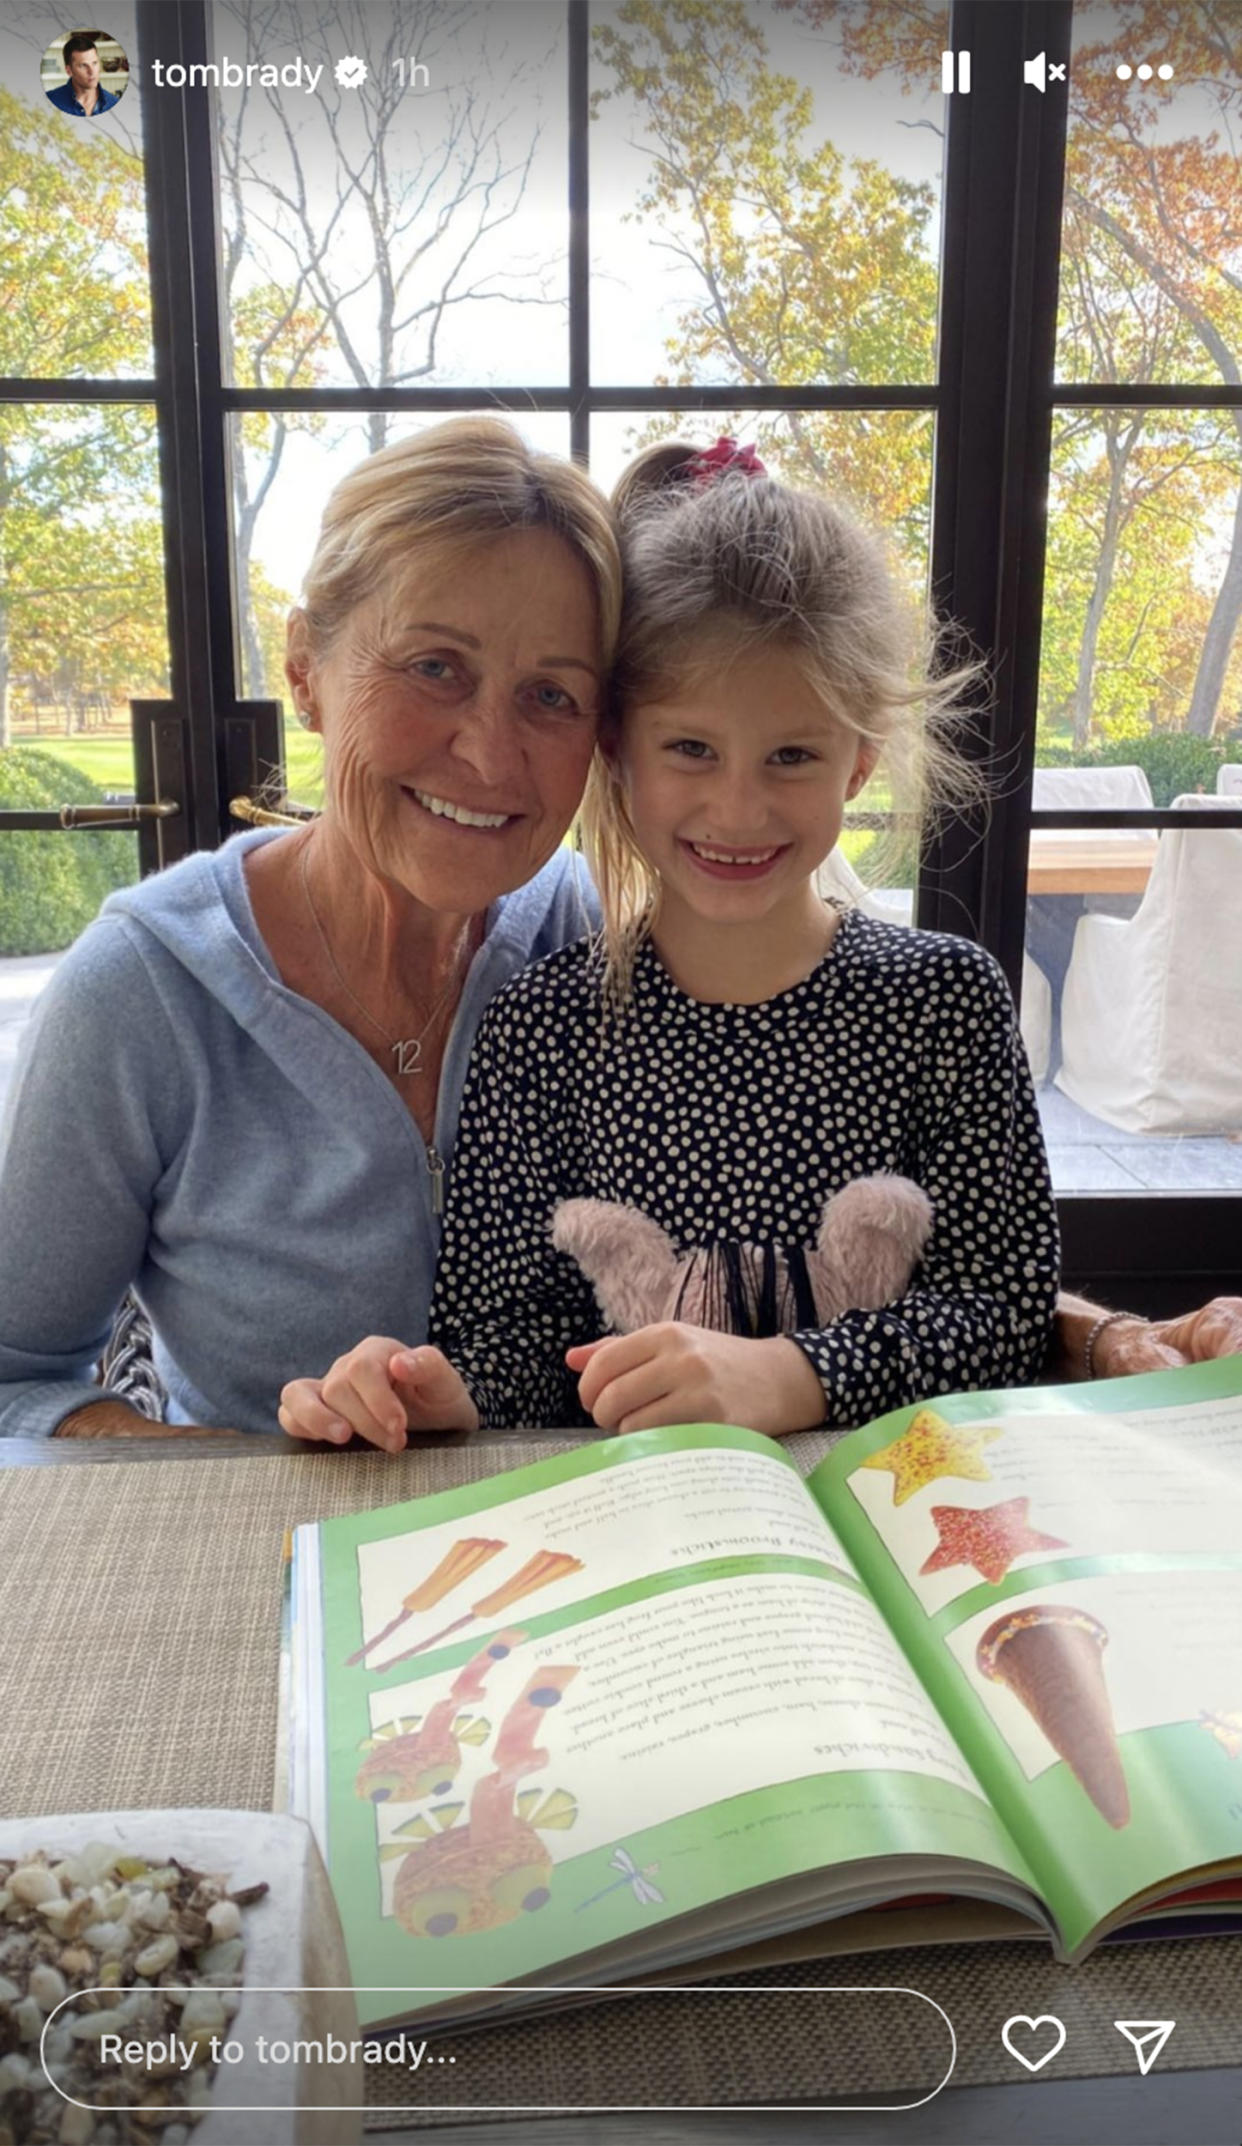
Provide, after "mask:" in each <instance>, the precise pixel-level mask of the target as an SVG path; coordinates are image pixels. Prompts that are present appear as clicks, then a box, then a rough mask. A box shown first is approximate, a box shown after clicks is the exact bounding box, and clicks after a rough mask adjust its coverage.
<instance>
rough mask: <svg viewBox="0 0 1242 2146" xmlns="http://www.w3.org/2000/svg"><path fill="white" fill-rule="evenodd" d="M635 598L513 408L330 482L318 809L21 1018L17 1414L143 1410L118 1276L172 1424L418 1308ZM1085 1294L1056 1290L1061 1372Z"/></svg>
mask: <svg viewBox="0 0 1242 2146" xmlns="http://www.w3.org/2000/svg"><path fill="white" fill-rule="evenodd" d="M619 599H620V564H619V559H618V554H617V548H616V543H615V539H614V535H613V529H612V524H611V521H610V519H609V514H608V510H607V508H606V507H605V505H604V502H603V501H602V500H601V499H600V497H599V495H598V494H597V493H596V492H595V491H594V489H593V487H592V486H591V484H590V483H589V482H588V480H587V478H586V477H585V476H584V475H583V474H582V473H581V471H579V470H577V469H575V468H573V467H572V466H571V465H569V464H566V463H563V462H560V461H558V460H556V459H554V458H552V457H548V456H542V455H535V454H532V453H530V452H529V451H528V450H527V448H526V447H525V446H524V445H523V444H522V442H521V441H520V439H519V438H518V436H517V435H516V434H515V433H514V432H513V431H512V430H511V429H510V428H509V427H508V426H507V425H504V424H502V423H500V422H499V421H494V420H473V419H469V420H467V419H463V420H459V421H454V422H451V423H448V424H444V425H440V426H437V427H435V428H434V429H433V430H431V431H428V432H424V433H422V434H420V435H419V436H418V437H416V438H415V439H413V440H409V441H404V442H402V443H400V444H399V445H397V446H394V447H390V448H387V449H385V450H384V451H383V452H382V453H380V454H378V455H375V456H372V457H371V459H370V460H369V461H367V462H364V463H363V464H362V465H361V466H360V467H359V468H358V469H356V470H355V471H354V472H353V473H352V474H351V475H350V476H348V477H347V478H346V479H345V480H344V482H343V483H342V484H341V485H340V486H339V487H338V489H337V490H336V492H335V493H334V494H333V496H332V499H331V500H330V502H329V505H328V509H327V513H326V516H325V520H324V526H323V530H322V533H321V536H320V540H319V544H318V547H317V549H316V552H315V556H314V560H313V561H312V565H311V568H310V572H309V574H308V576H307V583H306V600H305V604H304V606H303V608H302V609H301V610H299V611H298V612H295V614H294V616H293V619H292V621H291V625H290V636H289V660H288V675H289V682H290V686H291V688H292V692H293V696H294V700H295V703H296V705H297V707H298V709H299V711H300V713H301V714H302V717H303V719H304V720H305V721H306V722H307V723H309V724H310V725H311V727H312V728H314V729H316V730H318V731H320V732H321V733H322V736H323V740H324V754H325V769H326V776H327V801H326V804H325V808H324V811H323V814H322V816H321V817H320V818H319V819H318V820H316V821H315V822H314V823H313V824H312V825H310V826H308V827H307V828H306V829H304V830H299V831H298V832H296V833H292V834H285V833H281V832H279V831H276V832H265V833H254V834H245V835H240V836H237V837H236V838H235V839H234V840H233V841H231V842H229V843H227V844H226V845H225V846H224V848H223V849H221V850H219V851H216V852H208V853H204V854H202V855H199V856H195V857H191V858H189V859H187V860H186V861H185V862H184V863H182V864H180V865H177V866H175V867H174V868H173V869H172V870H170V871H169V872H166V873H162V874H160V875H158V876H157V877H156V878H155V879H149V880H146V881H144V882H143V884H142V885H141V886H140V887H137V888H134V889H132V890H129V891H127V892H125V893H123V894H119V895H114V896H113V897H112V898H111V899H110V900H109V901H108V902H107V903H106V904H105V906H104V909H103V911H102V912H101V915H100V917H99V919H98V921H97V922H96V923H95V924H94V925H92V926H91V927H90V929H89V930H88V931H87V932H85V933H84V934H83V936H82V938H81V939H80V940H79V941H78V943H77V944H76V946H75V947H74V948H73V949H72V950H71V952H70V953H69V954H68V955H67V956H66V958H65V960H64V961H63V962H62V963H61V964H60V966H59V968H58V970H57V974H56V976H55V978H54V980H53V982H52V983H51V984H50V985H49V987H48V989H47V991H46V992H45V993H44V995H43V998H42V1000H41V1002H40V1006H39V1009H38V1012H37V1014H36V1017H35V1021H34V1023H33V1024H32V1032H31V1035H30V1037H29V1039H28V1047H27V1049H26V1051H25V1053H24V1058H23V1064H22V1067H21V1069H20V1072H19V1075H18V1078H17V1081H16V1083H15V1086H14V1090H13V1092H12V1094H11V1096H10V1102H9V1110H8V1115H7V1120H6V1126H5V1132H4V1147H3V1155H2V1156H0V1435H9V1436H20V1435H26V1436H31V1435H47V1434H49V1433H50V1434H55V1435H59V1436H84V1437H90V1436H101V1435H103V1436H106V1435H113V1434H121V1433H125V1432H129V1431H135V1432H149V1431H150V1430H151V1428H152V1426H151V1425H150V1424H149V1423H148V1422H147V1421H146V1419H145V1418H143V1417H141V1416H139V1415H137V1414H135V1413H134V1412H133V1411H132V1410H130V1409H129V1408H128V1407H126V1406H125V1405H124V1403H122V1402H120V1401H118V1400H115V1399H109V1398H108V1397H106V1396H101V1395H100V1393H99V1389H98V1388H97V1387H96V1386H94V1385H93V1384H92V1366H93V1365H94V1363H95V1362H96V1360H97V1359H98V1357H99V1355H100V1353H101V1350H102V1348H103V1346H104V1343H105V1341H106V1339H107V1335H108V1331H109V1327H110V1324H111V1321H112V1318H113V1315H114V1313H115V1310H116V1307H117V1305H118V1303H119V1301H120V1299H121V1297H122V1296H123V1294H124V1292H125V1290H126V1288H127V1287H129V1286H130V1285H131V1284H133V1285H134V1286H135V1288H136V1289H137V1291H138V1294H139V1296H140V1297H141V1300H142V1302H143V1304H144V1305H145V1306H146V1308H147V1310H148V1311H149V1313H150V1316H151V1321H152V1325H153V1328H154V1333H155V1359H156V1368H157V1370H158V1372H159V1374H160V1376H161V1378H162V1381H163V1383H164V1386H165V1388H166V1390H167V1393H168V1397H169V1400H168V1415H169V1420H170V1423H171V1425H172V1426H174V1427H177V1426H182V1427H185V1426H196V1425H197V1426H209V1427H222V1426H231V1427H234V1428H241V1429H243V1430H272V1429H274V1428H275V1427H276V1407H277V1401H278V1397H279V1393H280V1389H281V1386H282V1385H283V1384H284V1383H285V1382H286V1381H287V1380H288V1379H290V1378H292V1377H295V1376H297V1375H299V1374H301V1373H303V1372H305V1371H306V1370H307V1368H308V1367H310V1366H313V1365H315V1364H317V1363H318V1364H322V1365H324V1366H325V1367H326V1366H327V1365H328V1364H329V1363H330V1362H331V1361H332V1359H333V1358H334V1357H336V1356H338V1355H340V1354H342V1353H343V1352H344V1351H345V1350H346V1349H348V1348H349V1347H351V1346H352V1344H353V1343H354V1342H355V1341H356V1340H357V1337H358V1336H359V1334H362V1333H365V1332H368V1331H383V1332H389V1333H394V1334H403V1335H405V1336H408V1337H409V1339H410V1340H412V1341H414V1340H417V1339H419V1338H421V1336H422V1335H423V1333H424V1332H425V1330H426V1314H427V1307H428V1301H429V1297H430V1291H431V1281H432V1270H433V1266H434V1261H435V1253H436V1242H437V1235H438V1223H437V1213H438V1209H439V1205H440V1188H441V1182H442V1176H443V1171H444V1166H445V1163H446V1161H447V1159H448V1157H449V1155H450V1153H451V1150H452V1144H453V1137H454V1131H455V1127H456V1120H457V1110H458V1103H459V1099H460V1095H461V1089H462V1082H463V1078H464V1073H465V1065H466V1059H467V1057H468V1054H469V1050H470V1045H471V1041H472V1039H473V1036H474V1032H475V1029H476V1027H477V1025H478V1022H479V1019H480V1017H481V1015H482V1012H483V1009H484V1007H485V1005H486V1004H487V1001H488V1000H489V998H490V997H491V996H492V994H493V993H494V992H495V991H496V990H497V989H498V988H499V987H500V985H501V984H502V983H504V982H505V981H506V980H507V979H508V978H510V977H511V976H513V975H514V974H515V973H516V971H517V970H518V969H519V968H520V967H522V966H523V965H524V964H525V963H526V962H528V961H530V960H532V959H535V958H537V957H538V956H539V955H541V954H544V953H547V952H550V951H552V950H553V949H554V948H556V947H558V946H560V945H563V944H564V943H565V942H566V941H567V940H569V939H572V938H575V937H577V936H579V935H580V933H581V932H582V931H583V929H584V928H586V926H587V924H588V923H589V922H590V921H591V918H592V914H593V912H592V911H591V910H590V908H589V906H588V905H589V902H590V890H589V888H587V887H586V884H585V881H584V880H580V876H579V871H578V870H576V868H575V860H574V858H573V857H572V855H571V854H570V853H569V852H568V851H567V850H565V849H563V848H562V847H561V843H562V838H563V836H564V834H565V832H566V830H567V828H568V826H569V824H570V821H571V819H572V817H573V814H574V811H575V809H576V807H577V804H578V800H579V797H580V795H581V791H582V788H583V784H584V781H585V778H586V772H587V766H588V763H589V761H590V758H591V753H592V751H593V748H594V743H595V734H596V720H597V715H598V711H599V708H600V702H601V695H602V690H603V683H604V678H605V675H606V671H607V666H608V663H609V660H610V657H611V653H612V645H613V640H614V636H615V632H616V626H617V619H618V612H619ZM584 897H585V900H584ZM1239 1314H1240V1307H1238V1306H1237V1304H1236V1303H1231V1301H1226V1303H1225V1305H1224V1308H1223V1309H1222V1307H1221V1306H1220V1305H1217V1306H1213V1307H1209V1308H1208V1310H1207V1311H1206V1312H1205V1313H1201V1314H1199V1315H1197V1321H1196V1322H1195V1323H1192V1324H1191V1325H1186V1324H1185V1323H1183V1327H1182V1328H1181V1329H1179V1330H1178V1331H1177V1332H1176V1333H1173V1332H1171V1331H1170V1332H1169V1333H1168V1334H1167V1336H1164V1338H1162V1330H1148V1329H1146V1328H1145V1327H1144V1325H1143V1322H1141V1321H1134V1320H1127V1321H1120V1320H1119V1321H1118V1323H1116V1324H1115V1325H1109V1326H1107V1327H1105V1328H1103V1329H1101V1330H1100V1331H1098V1332H1097V1334H1096V1336H1095V1341H1094V1344H1093V1356H1094V1361H1093V1363H1092V1365H1091V1366H1090V1367H1089V1368H1092V1369H1094V1370H1095V1371H1096V1372H1097V1373H1102V1372H1106V1371H1108V1370H1110V1369H1113V1368H1125V1369H1138V1368H1142V1367H1143V1366H1144V1365H1147V1364H1159V1363H1161V1362H1165V1361H1170V1360H1173V1355H1174V1352H1178V1353H1189V1354H1219V1353H1222V1351H1223V1350H1224V1349H1225V1348H1227V1347H1237V1346H1239V1344H1240V1343H1242V1316H1240V1315H1239ZM1098 1320H1099V1315H1098V1313H1097V1310H1096V1307H1094V1306H1091V1305H1087V1304H1082V1303H1073V1304H1070V1305H1068V1306H1067V1307H1066V1310H1065V1312H1064V1313H1063V1315H1062V1321H1061V1341H1062V1348H1063V1351H1064V1353H1065V1356H1066V1359H1067V1362H1066V1365H1065V1368H1066V1370H1067V1371H1068V1372H1069V1373H1070V1375H1073V1374H1074V1373H1075V1372H1078V1371H1080V1370H1081V1369H1082V1351H1083V1344H1084V1342H1085V1339H1086V1337H1087V1335H1088V1334H1089V1332H1090V1331H1091V1329H1092V1327H1093V1326H1097V1327H1098Z"/></svg>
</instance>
